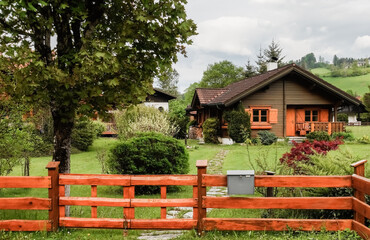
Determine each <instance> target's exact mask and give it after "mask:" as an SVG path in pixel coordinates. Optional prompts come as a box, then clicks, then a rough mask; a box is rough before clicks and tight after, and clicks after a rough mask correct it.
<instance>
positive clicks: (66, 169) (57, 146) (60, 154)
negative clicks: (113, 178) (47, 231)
mask: <svg viewBox="0 0 370 240" xmlns="http://www.w3.org/2000/svg"><path fill="white" fill-rule="evenodd" d="M68 110H69V109H68ZM68 110H67V109H62V110H61V109H57V110H54V109H53V110H52V111H51V113H52V116H53V121H54V124H53V126H54V152H53V161H59V162H60V165H59V172H60V173H70V172H71V140H72V129H73V124H74V114H75V112H74V111H68ZM70 192H71V188H70V186H69V185H66V186H65V196H66V197H69V196H70ZM65 215H66V216H67V217H69V206H66V208H65Z"/></svg>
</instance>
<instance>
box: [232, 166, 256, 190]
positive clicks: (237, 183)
mask: <svg viewBox="0 0 370 240" xmlns="http://www.w3.org/2000/svg"><path fill="white" fill-rule="evenodd" d="M227 194H229V195H235V194H254V170H229V171H227Z"/></svg>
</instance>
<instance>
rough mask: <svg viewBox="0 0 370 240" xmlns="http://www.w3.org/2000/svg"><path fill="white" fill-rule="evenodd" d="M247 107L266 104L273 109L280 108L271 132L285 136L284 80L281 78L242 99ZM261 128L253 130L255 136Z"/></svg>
mask: <svg viewBox="0 0 370 240" xmlns="http://www.w3.org/2000/svg"><path fill="white" fill-rule="evenodd" d="M242 103H243V105H244V107H245V108H250V106H257V105H266V106H271V108H273V109H278V122H277V123H275V124H271V125H272V129H271V130H270V131H271V132H273V133H275V134H276V136H283V109H284V105H283V81H281V80H279V81H276V82H274V83H272V84H271V85H270V86H269V87H268V88H264V89H262V90H259V91H257V92H256V93H254V94H252V95H249V96H248V97H246V98H244V99H243V100H242ZM258 131H260V130H252V136H253V137H255V136H256V135H257V132H258Z"/></svg>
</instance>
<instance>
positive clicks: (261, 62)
mask: <svg viewBox="0 0 370 240" xmlns="http://www.w3.org/2000/svg"><path fill="white" fill-rule="evenodd" d="M256 64H257V66H258V67H257V68H258V69H257V71H258V72H259V73H264V72H266V71H267V66H266V60H265V56H264V55H263V54H262V48H261V47H260V52H259V55H257V61H256Z"/></svg>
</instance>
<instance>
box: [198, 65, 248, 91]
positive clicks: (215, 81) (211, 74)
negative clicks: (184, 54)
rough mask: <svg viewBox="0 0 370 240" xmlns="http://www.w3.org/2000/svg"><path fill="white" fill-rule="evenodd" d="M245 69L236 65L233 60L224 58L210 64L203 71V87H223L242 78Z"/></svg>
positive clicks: (201, 84) (201, 83)
mask: <svg viewBox="0 0 370 240" xmlns="http://www.w3.org/2000/svg"><path fill="white" fill-rule="evenodd" d="M243 73H244V70H243V68H242V67H237V66H235V65H234V64H233V63H232V62H230V61H227V60H224V61H221V62H217V63H214V64H210V65H208V67H207V70H206V71H204V72H203V77H202V80H201V81H200V86H201V87H209V88H222V87H225V86H227V85H229V84H230V83H233V82H237V81H239V80H241V79H242V78H243V77H244V76H243Z"/></svg>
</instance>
